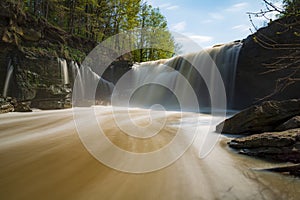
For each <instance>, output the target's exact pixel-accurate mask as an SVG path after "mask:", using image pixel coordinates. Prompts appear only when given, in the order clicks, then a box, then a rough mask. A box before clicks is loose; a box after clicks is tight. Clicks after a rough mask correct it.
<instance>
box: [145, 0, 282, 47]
mask: <svg viewBox="0 0 300 200" xmlns="http://www.w3.org/2000/svg"><path fill="white" fill-rule="evenodd" d="M147 2H148V3H149V4H150V5H152V6H154V7H159V8H160V11H161V13H162V14H163V15H164V16H165V17H166V19H167V21H168V25H169V29H170V30H171V31H174V32H178V33H180V34H184V35H185V36H188V37H189V38H191V39H192V40H193V41H195V42H197V44H199V45H200V46H201V47H202V48H206V47H210V46H213V45H215V44H221V43H227V42H230V41H234V40H239V39H244V38H246V37H247V36H248V35H249V34H251V32H250V30H249V28H251V29H252V30H254V29H253V26H252V25H251V23H250V21H249V18H248V15H247V14H246V13H247V12H257V11H260V10H261V9H264V8H265V5H264V4H263V1H262V0H147ZM279 2H280V1H279ZM276 5H277V6H280V3H276ZM273 15H274V14H272V16H270V17H272V18H274V16H273ZM254 22H255V24H256V25H257V26H258V27H261V26H263V24H265V22H266V19H264V18H260V19H254Z"/></svg>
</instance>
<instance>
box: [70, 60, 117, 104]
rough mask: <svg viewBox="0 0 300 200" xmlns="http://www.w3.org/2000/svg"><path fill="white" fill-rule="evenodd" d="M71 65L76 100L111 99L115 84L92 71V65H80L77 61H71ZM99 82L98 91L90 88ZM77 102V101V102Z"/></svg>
mask: <svg viewBox="0 0 300 200" xmlns="http://www.w3.org/2000/svg"><path fill="white" fill-rule="evenodd" d="M71 66H72V69H73V74H74V87H73V93H74V96H76V99H73V100H75V101H82V100H88V101H89V100H93V99H95V97H96V99H101V100H107V101H109V98H110V96H111V94H112V91H113V88H114V85H113V84H112V83H111V82H109V81H107V80H105V79H103V78H102V77H100V76H99V75H98V74H96V73H95V72H93V71H92V69H91V68H90V67H85V66H81V67H79V65H78V64H77V63H75V62H71ZM95 84H97V91H96V95H95V91H91V90H90V89H89V88H90V86H91V85H95ZM75 103H76V102H75Z"/></svg>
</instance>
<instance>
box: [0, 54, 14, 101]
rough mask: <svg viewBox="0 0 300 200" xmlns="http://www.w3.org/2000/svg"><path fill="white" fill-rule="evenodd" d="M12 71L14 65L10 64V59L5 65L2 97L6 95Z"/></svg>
mask: <svg viewBox="0 0 300 200" xmlns="http://www.w3.org/2000/svg"><path fill="white" fill-rule="evenodd" d="M13 71H14V66H13V65H12V64H11V60H10V61H9V63H8V66H7V73H6V79H5V83H4V88H3V94H2V95H3V97H7V92H8V89H9V84H10V81H11V78H12V74H13Z"/></svg>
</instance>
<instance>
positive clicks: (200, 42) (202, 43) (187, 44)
mask: <svg viewBox="0 0 300 200" xmlns="http://www.w3.org/2000/svg"><path fill="white" fill-rule="evenodd" d="M213 39H214V38H213V37H211V36H206V35H198V34H194V33H182V35H179V36H177V37H175V41H176V42H177V43H179V44H180V45H181V49H180V51H181V52H180V53H181V54H187V53H191V52H198V51H201V50H202V49H203V47H204V48H207V47H208V44H207V43H208V42H211V41H213Z"/></svg>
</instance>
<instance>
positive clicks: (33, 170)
mask: <svg viewBox="0 0 300 200" xmlns="http://www.w3.org/2000/svg"><path fill="white" fill-rule="evenodd" d="M94 108H95V116H96V118H97V119H98V123H99V124H101V123H103V124H104V126H102V127H103V131H104V133H105V135H106V136H107V138H108V139H109V140H110V141H111V143H112V144H114V145H116V146H118V147H119V148H121V149H124V150H126V151H130V152H135V153H145V152H149V151H155V150H157V149H160V148H162V147H163V146H165V145H166V144H168V143H169V142H170V141H171V140H172V138H174V136H175V134H176V126H177V125H178V124H179V123H180V122H184V123H182V127H183V129H185V128H187V130H188V127H191V126H194V125H195V123H194V121H193V119H200V120H201V123H200V127H199V132H197V134H201V133H202V132H203V131H205V130H207V128H208V126H209V125H208V121H209V117H210V116H209V115H204V114H195V113H178V112H163V114H162V115H161V116H160V114H159V113H160V111H157V113H156V114H157V115H155V116H156V119H155V120H158V121H159V120H161V119H160V118H165V116H166V122H165V125H164V127H163V128H162V129H161V130H160V131H159V133H158V134H157V135H155V137H153V138H149V139H136V138H134V137H131V136H128V135H126V134H122V131H121V130H120V129H119V127H118V126H117V125H116V124H115V119H114V118H113V115H112V107H94ZM82 109H83V110H84V109H85V108H82ZM114 112H115V113H116V114H117V116H119V118H118V120H119V123H125V124H126V123H127V122H128V120H129V119H128V117H127V116H126V115H124V117H122V116H123V114H124V112H127V111H126V110H124V109H118V108H117V109H115V111H114ZM130 113H131V117H132V118H133V119H138V120H137V121H138V123H139V124H141V125H143V124H144V125H145V124H147V123H149V118H148V117H145V116H148V114H149V110H146V109H130ZM77 117H78V116H77ZM79 118H80V115H79ZM82 118H84V115H82ZM82 120H84V119H82ZM77 125H78V124H75V121H74V118H73V111H72V109H66V110H57V111H35V112H33V113H8V114H2V115H0V130H1V134H0V169H1V170H0V199H51V200H53V199H103V200H104V199H105V200H108V199H120V200H127V199H128V200H133V199H143V200H147V199H149V200H150V199H151V200H152V199H164V200H168V199H170V200H176V199H180V200H182V199H187V200H191V199H230V200H232V199H256V200H258V199H297V198H299V196H300V190H299V188H300V181H299V179H296V178H293V177H289V176H284V175H281V174H275V173H271V172H266V171H262V170H258V169H260V168H267V167H273V166H276V164H274V163H269V162H265V161H261V160H259V159H254V158H250V157H247V156H243V155H239V154H236V153H235V152H233V151H231V150H230V149H229V148H228V147H227V145H226V142H227V141H228V138H226V137H224V136H221V137H219V139H218V141H217V144H216V145H215V147H214V148H213V150H212V151H211V152H210V153H209V154H208V156H206V157H205V158H203V159H200V158H199V153H198V149H199V144H198V143H197V142H195V143H194V144H193V145H191V146H190V148H189V149H188V150H187V151H186V152H185V153H184V154H183V156H181V157H180V158H179V159H178V160H177V161H176V162H174V163H173V164H171V165H169V166H166V167H165V168H163V169H160V170H157V171H153V172H149V173H140V174H133V173H125V172H121V171H118V170H114V169H112V168H110V167H107V166H106V165H104V164H102V163H101V162H99V161H98V160H96V159H95V158H94V157H93V156H92V155H91V154H90V153H89V152H88V151H87V149H86V148H85V146H84V145H83V143H82V142H81V140H80V137H79V135H78V133H77V130H76V126H77ZM154 125H155V123H154ZM84 128H85V129H86V131H87V132H88V131H89V129H92V127H89V125H88V124H87V125H86V126H85V127H84ZM184 134H185V133H183V135H184ZM186 134H188V133H186ZM212 134H214V133H212ZM106 151H107V152H106V153H107V154H109V149H106Z"/></svg>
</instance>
